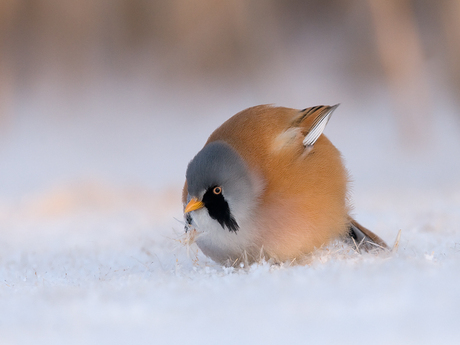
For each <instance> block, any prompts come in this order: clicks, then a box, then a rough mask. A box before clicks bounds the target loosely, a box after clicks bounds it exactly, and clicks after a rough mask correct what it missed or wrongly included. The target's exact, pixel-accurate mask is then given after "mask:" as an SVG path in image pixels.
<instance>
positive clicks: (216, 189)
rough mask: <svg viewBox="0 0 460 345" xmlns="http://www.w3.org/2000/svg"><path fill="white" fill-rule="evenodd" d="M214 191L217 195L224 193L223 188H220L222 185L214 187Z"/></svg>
mask: <svg viewBox="0 0 460 345" xmlns="http://www.w3.org/2000/svg"><path fill="white" fill-rule="evenodd" d="M212 192H213V193H214V194H215V195H219V194H220V193H222V188H220V187H214V189H213V190H212Z"/></svg>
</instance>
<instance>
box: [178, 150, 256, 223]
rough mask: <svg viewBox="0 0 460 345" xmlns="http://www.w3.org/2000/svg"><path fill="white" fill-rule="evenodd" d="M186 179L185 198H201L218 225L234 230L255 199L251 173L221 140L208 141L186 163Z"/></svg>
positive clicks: (242, 161)
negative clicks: (186, 195)
mask: <svg viewBox="0 0 460 345" xmlns="http://www.w3.org/2000/svg"><path fill="white" fill-rule="evenodd" d="M186 179H187V188H188V201H189V200H190V199H192V198H195V199H197V200H199V201H201V202H202V203H203V207H205V208H206V209H207V210H208V213H209V216H210V217H211V218H213V219H215V220H217V221H218V222H219V223H220V225H221V226H222V228H225V227H226V228H227V229H228V230H230V231H237V230H238V228H239V225H240V224H239V223H240V220H241V218H244V217H245V215H247V213H248V209H250V208H252V206H253V205H251V204H253V203H254V199H255V196H254V187H253V183H252V180H251V175H250V173H249V170H248V167H247V165H246V163H245V162H244V160H243V159H242V158H241V156H240V155H239V154H238V153H237V152H236V151H235V150H234V149H233V148H232V147H231V146H230V145H228V144H227V143H225V142H223V141H215V142H211V143H209V144H207V145H206V146H205V147H204V148H203V149H202V150H201V151H200V152H198V154H197V155H196V156H195V157H194V158H193V159H192V161H191V162H190V163H189V165H188V167H187V172H186Z"/></svg>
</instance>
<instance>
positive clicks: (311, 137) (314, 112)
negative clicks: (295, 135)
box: [297, 104, 339, 148]
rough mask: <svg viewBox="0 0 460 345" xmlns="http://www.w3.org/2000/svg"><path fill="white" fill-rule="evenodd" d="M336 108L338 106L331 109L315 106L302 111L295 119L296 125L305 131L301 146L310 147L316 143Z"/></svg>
mask: <svg viewBox="0 0 460 345" xmlns="http://www.w3.org/2000/svg"><path fill="white" fill-rule="evenodd" d="M338 106H339V104H336V105H334V106H332V107H330V106H317V107H313V108H308V109H304V110H303V112H302V115H301V116H299V117H298V118H297V121H298V124H297V125H298V126H299V127H301V128H303V129H306V130H307V133H306V135H305V138H304V139H303V145H304V146H305V147H306V148H308V147H312V146H313V145H314V144H315V143H316V141H317V140H318V138H319V137H320V135H321V134H322V133H323V131H324V129H325V128H326V125H327V123H328V121H329V119H330V118H331V115H332V113H333V112H334V110H335V109H337V107H338Z"/></svg>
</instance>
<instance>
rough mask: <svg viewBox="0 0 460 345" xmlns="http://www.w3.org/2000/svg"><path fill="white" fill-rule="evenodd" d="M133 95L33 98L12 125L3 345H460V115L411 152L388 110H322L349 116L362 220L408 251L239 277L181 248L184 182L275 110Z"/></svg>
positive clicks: (7, 141)
mask: <svg viewBox="0 0 460 345" xmlns="http://www.w3.org/2000/svg"><path fill="white" fill-rule="evenodd" d="M269 95H270V94H268V96H269ZM195 96H196V95H195ZM268 96H267V97H268ZM125 97H126V98H125V99H123V98H122V97H118V98H117V97H114V99H116V101H114V102H112V99H111V101H107V100H101V101H95V102H96V104H91V105H88V104H89V103H90V102H88V100H86V101H84V102H83V103H84V104H86V105H75V107H69V108H66V107H63V106H62V105H59V104H58V105H55V104H52V105H51V106H50V105H49V104H46V105H45V104H39V103H38V102H37V101H36V100H35V101H31V102H30V103H29V104H27V103H26V104H23V105H21V107H22V108H21V114H20V116H18V117H16V118H13V119H12V120H11V122H10V123H8V125H7V126H6V128H7V129H5V130H4V133H3V135H2V139H1V147H0V164H1V171H0V179H1V181H0V185H1V188H2V189H1V190H2V195H1V196H0V343H1V344H109V343H110V344H127V343H131V344H242V343H254V344H259V343H260V344H263V343H268V344H308V343H318V344H357V343H365V344H367V343H372V344H434V343H436V344H458V341H459V339H460V327H459V322H460V231H459V230H460V225H459V224H460V182H459V178H458V174H459V171H460V169H459V167H460V163H459V160H460V159H459V157H460V139H459V130H458V127H456V126H457V125H458V123H456V122H455V121H453V120H452V119H451V117H453V115H454V114H449V112H448V111H446V113H447V115H446V114H442V115H443V117H440V119H441V120H439V119H437V122H436V123H435V126H434V129H433V133H430V135H429V139H430V142H429V143H422V144H421V145H426V146H425V147H424V148H423V149H420V150H418V151H417V152H415V153H414V152H411V151H410V149H403V148H401V147H400V144H399V143H398V140H397V138H396V137H397V135H396V134H395V133H394V131H392V128H393V127H392V126H393V125H394V124H392V123H391V121H392V120H391V117H389V116H388V115H386V116H385V114H386V112H387V111H388V109H386V108H385V107H383V106H381V105H379V104H375V108H373V109H372V108H371V110H369V107H367V108H365V109H366V111H364V107H363V109H358V110H362V112H361V115H357V114H356V110H357V109H352V108H353V106H355V107H356V104H354V105H352V106H350V107H347V103H346V100H345V101H343V100H332V99H331V100H328V99H327V100H324V99H322V100H319V101H317V102H316V103H326V102H327V103H329V104H333V103H337V102H338V101H341V102H342V105H341V107H339V109H338V110H337V111H336V113H334V116H333V117H332V119H331V121H330V123H329V125H328V128H327V129H326V134H327V135H328V137H329V138H330V139H331V140H332V142H333V143H334V144H335V145H336V146H337V147H338V148H339V149H340V150H341V151H342V153H343V155H344V158H345V160H346V164H347V167H348V168H349V170H350V172H351V174H352V175H353V180H354V183H353V198H352V200H353V204H354V215H355V216H356V218H357V219H358V221H360V222H361V223H363V224H364V225H365V226H367V227H369V228H370V229H372V230H374V231H375V232H376V233H377V234H379V235H380V236H381V237H382V238H383V239H385V240H386V241H387V242H388V243H389V244H390V245H392V244H393V242H394V240H395V238H396V236H397V233H398V231H399V230H401V232H402V236H401V241H400V245H399V250H398V251H397V252H396V253H385V254H379V255H374V254H364V255H358V254H356V253H355V252H354V251H353V250H352V249H351V248H348V247H344V246H343V245H342V244H333V245H331V246H329V247H328V248H324V249H322V250H320V251H318V252H317V253H315V254H314V260H313V262H312V263H311V264H310V265H306V266H296V265H292V266H291V265H289V264H285V265H276V266H271V265H269V264H268V263H260V264H256V265H253V266H251V267H249V268H244V269H231V268H224V267H221V266H219V265H217V264H215V263H213V262H212V261H211V260H209V259H207V258H206V257H204V256H203V255H202V254H201V253H200V252H199V251H198V250H197V248H196V247H194V246H192V247H191V248H189V250H188V249H187V247H186V246H185V245H184V244H183V243H182V242H181V241H183V238H182V232H183V226H182V224H181V223H180V221H181V218H182V214H181V211H182V206H181V204H180V192H181V187H182V183H183V179H182V178H183V175H184V173H185V168H186V164H187V162H188V161H189V160H190V159H191V158H192V157H193V155H194V154H195V153H196V152H197V151H198V150H199V149H200V147H201V146H202V145H203V143H204V142H205V140H206V138H207V136H208V135H209V134H210V132H211V131H212V130H213V129H214V128H215V127H217V126H218V125H219V124H220V123H222V122H223V121H224V120H225V119H226V118H228V117H229V116H231V115H232V114H234V113H236V112H237V111H239V110H241V109H243V108H245V107H248V106H250V105H254V104H253V103H252V102H257V103H268V102H270V101H269V100H266V99H259V98H258V97H256V96H254V97H253V98H248V99H244V98H243V99H242V100H240V101H239V103H238V102H235V99H241V98H239V95H236V96H234V98H226V97H221V98H220V99H218V100H215V98H214V97H211V96H209V95H205V94H202V95H201V97H202V98H201V100H200V101H198V100H195V103H192V104H190V103H189V102H188V100H181V101H180V102H179V104H175V105H171V106H165V105H164V102H163V103H161V102H158V103H156V102H155V101H151V102H150V101H145V99H147V98H148V97H147V96H145V98H142V99H143V100H142V102H136V99H135V97H134V96H129V95H128V96H125ZM159 98H161V97H159ZM209 98H211V99H212V101H210V100H209ZM273 98H275V99H273V100H272V102H276V103H277V104H279V105H285V106H292V107H298V108H303V107H307V106H313V105H316V103H315V104H313V102H315V101H316V100H315V99H307V101H306V102H308V104H300V101H299V100H298V99H294V101H293V103H295V104H287V103H286V101H288V100H289V99H288V98H286V99H276V97H273ZM34 102H35V103H34ZM97 102H100V103H97ZM149 102H150V103H149ZM201 102H203V103H209V105H207V106H202V104H201ZM212 102H214V103H212ZM219 102H220V103H219ZM139 103H140V105H139ZM171 104H174V102H173V101H172V102H171ZM136 107H137V108H136ZM60 112H69V113H70V115H69V116H68V117H66V116H59V115H58V113H60ZM366 112H375V113H376V115H372V116H370V115H369V116H367V115H366V114H365V113H366ZM77 113H78V114H77ZM197 113H199V114H197ZM127 114H128V115H127ZM449 116H450V117H449ZM433 138H435V140H434V141H432V140H433Z"/></svg>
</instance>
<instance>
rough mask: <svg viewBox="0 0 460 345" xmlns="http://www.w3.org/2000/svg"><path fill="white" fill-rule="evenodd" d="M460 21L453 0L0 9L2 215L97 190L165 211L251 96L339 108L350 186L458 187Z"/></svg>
mask: <svg viewBox="0 0 460 345" xmlns="http://www.w3.org/2000/svg"><path fill="white" fill-rule="evenodd" d="M458 18H460V2H459V1H457V0H438V1H436V2H434V1H430V0H412V1H411V0H331V1H326V2H325V1H320V0H312V1H304V0H286V1H273V0H253V1H244V0H233V1H210V0H194V1H190V0H189V1H187V0H170V1H147V0H79V1H67V0H33V1H32V0H2V1H1V2H0V206H1V205H2V204H1V202H3V205H4V206H5V207H6V206H7V205H10V204H11V202H12V200H19V199H23V198H25V197H29V196H30V195H35V194H37V193H39V194H40V193H41V194H40V195H43V193H45V194H46V193H58V195H60V196H61V197H60V198H57V199H55V200H56V204H59V205H62V203H63V201H62V200H63V199H65V198H66V197H65V196H66V195H67V197H68V198H71V199H72V200H73V202H80V203H82V204H88V203H89V200H97V198H98V197H97V195H99V194H97V193H96V192H95V191H97V190H102V189H104V188H105V187H104V188H102V187H101V186H102V185H103V186H116V188H119V187H120V188H125V187H126V188H139V187H140V190H149V191H152V193H153V192H155V193H157V192H158V191H161V192H162V193H165V194H167V195H175V196H176V195H177V200H176V197H174V198H172V199H171V200H172V201H171V202H177V201H178V200H179V199H178V198H179V194H180V188H181V185H182V183H183V176H184V172H185V168H186V165H187V163H188V161H189V160H190V159H191V158H192V157H193V155H194V154H195V153H196V152H197V151H198V150H199V149H200V148H201V146H202V145H203V144H204V142H205V141H206V139H207V136H208V135H209V134H210V133H211V131H212V130H213V129H215V128H216V127H217V126H218V125H219V124H221V123H222V122H223V121H224V120H225V119H227V118H229V117H230V116H232V115H233V114H235V113H236V112H238V111H240V110H242V109H244V108H247V107H249V106H253V105H257V104H263V103H274V104H277V105H282V106H287V107H292V108H299V109H300V108H305V107H310V106H315V105H318V104H336V103H341V106H340V108H339V109H338V110H337V111H336V113H335V114H334V117H333V121H331V122H330V124H329V127H328V128H327V129H326V135H328V137H329V138H330V139H331V140H332V142H333V143H334V144H335V145H336V146H337V147H338V148H339V149H340V150H341V151H342V152H343V154H344V157H345V160H346V162H347V167H348V168H349V169H350V171H351V173H352V175H353V176H354V180H355V187H356V189H357V190H358V192H362V193H364V192H365V191H366V190H369V188H381V189H385V190H388V189H391V187H393V188H394V189H400V188H401V187H402V186H404V187H410V188H415V189H417V188H427V186H432V187H433V188H445V189H446V190H456V191H458V190H460V184H459V182H458V178H457V175H458V171H459V168H460V163H459V158H458V157H460V144H459V137H460V135H459V134H460V125H459V123H460V115H459V106H460V104H459V91H460V63H459V61H460V21H459V20H458ZM127 186H128V187H127ZM133 186H134V187H133ZM110 188H112V187H110ZM56 190H58V191H59V192H56ZM51 191H53V192H51ZM94 193H96V194H94ZM101 193H102V194H103V195H105V199H104V198H103V200H104V201H102V203H106V202H107V200H113V195H112V194H110V193H105V194H104V193H103V192H101ZM53 195H54V194H53ZM63 195H64V197H63ZM69 195H74V196H72V197H69ZM75 195H77V196H75ZM95 195H96V196H95ZM40 200H41V201H40V202H41V203H43V202H44V201H43V200H44V199H43V198H41V199H40ZM76 200H77V201H76ZM64 203H65V202H64Z"/></svg>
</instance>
